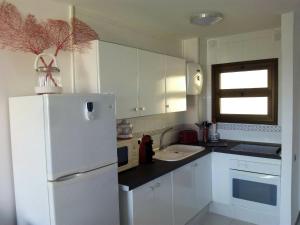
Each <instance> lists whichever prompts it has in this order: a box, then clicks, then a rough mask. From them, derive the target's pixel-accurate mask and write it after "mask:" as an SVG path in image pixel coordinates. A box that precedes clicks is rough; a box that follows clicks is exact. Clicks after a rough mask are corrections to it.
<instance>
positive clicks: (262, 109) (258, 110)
mask: <svg viewBox="0 0 300 225" xmlns="http://www.w3.org/2000/svg"><path fill="white" fill-rule="evenodd" d="M220 113H221V114H241V115H268V97H240V98H221V99H220Z"/></svg>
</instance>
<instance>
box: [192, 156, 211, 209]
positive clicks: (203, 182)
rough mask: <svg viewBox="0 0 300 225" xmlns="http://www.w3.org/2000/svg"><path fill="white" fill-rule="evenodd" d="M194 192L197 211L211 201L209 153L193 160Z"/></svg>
mask: <svg viewBox="0 0 300 225" xmlns="http://www.w3.org/2000/svg"><path fill="white" fill-rule="evenodd" d="M195 174H196V176H195V179H196V194H195V199H196V201H197V205H198V207H199V208H198V211H200V210H201V209H203V208H204V207H205V206H207V205H208V204H209V203H210V202H211V155H210V154H209V155H206V156H204V157H202V158H200V159H198V160H197V161H196V162H195Z"/></svg>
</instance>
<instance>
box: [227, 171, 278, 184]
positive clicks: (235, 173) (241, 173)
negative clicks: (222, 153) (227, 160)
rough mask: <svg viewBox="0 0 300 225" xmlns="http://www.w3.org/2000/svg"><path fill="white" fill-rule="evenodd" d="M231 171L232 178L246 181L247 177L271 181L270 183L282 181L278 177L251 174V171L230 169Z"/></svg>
mask: <svg viewBox="0 0 300 225" xmlns="http://www.w3.org/2000/svg"><path fill="white" fill-rule="evenodd" d="M230 170H231V177H232V178H240V179H245V177H248V178H254V179H264V180H270V181H271V180H280V177H279V176H277V175H271V174H263V173H256V172H249V171H243V170H236V169H230Z"/></svg>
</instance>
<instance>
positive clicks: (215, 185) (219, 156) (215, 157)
mask: <svg viewBox="0 0 300 225" xmlns="http://www.w3.org/2000/svg"><path fill="white" fill-rule="evenodd" d="M231 192H232V190H231V179H230V154H225V153H218V152H213V153H212V200H213V202H218V203H222V204H231Z"/></svg>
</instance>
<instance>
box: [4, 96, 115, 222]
mask: <svg viewBox="0 0 300 225" xmlns="http://www.w3.org/2000/svg"><path fill="white" fill-rule="evenodd" d="M9 106H10V107H9V108H10V127H11V144H12V159H13V174H14V185H15V199H16V210H17V222H18V225H118V224H119V199H118V178H117V176H118V174H117V150H116V149H117V147H116V120H115V97H114V96H113V95H102V94H101V95H100V94H88V95H77V94H70V95H67V94H66V95H65V94H63V95H40V96H26V97H15V98H10V99H9Z"/></svg>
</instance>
